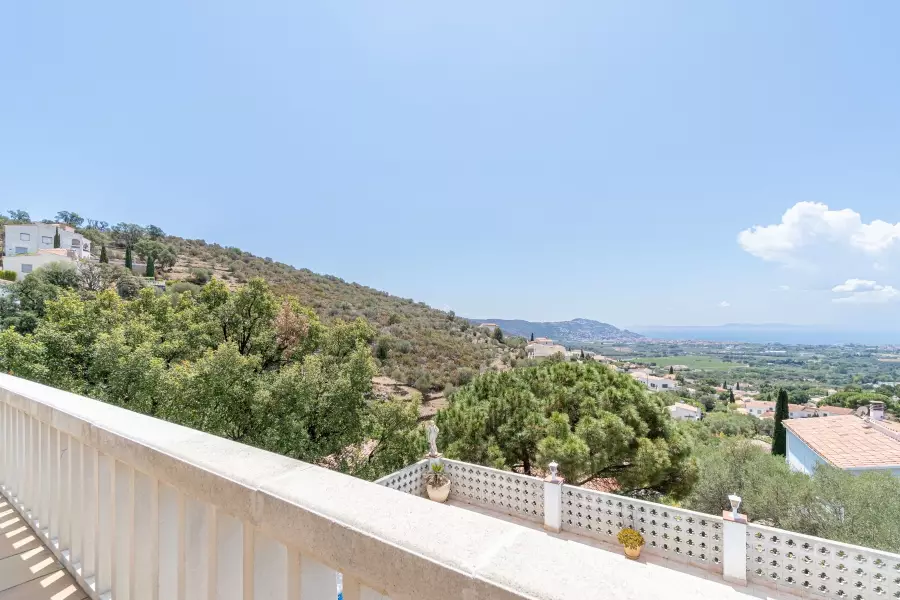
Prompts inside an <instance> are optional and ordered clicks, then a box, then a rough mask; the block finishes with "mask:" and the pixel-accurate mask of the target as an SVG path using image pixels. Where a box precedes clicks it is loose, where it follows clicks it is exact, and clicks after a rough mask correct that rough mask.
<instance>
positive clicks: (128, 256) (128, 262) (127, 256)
mask: <svg viewBox="0 0 900 600" xmlns="http://www.w3.org/2000/svg"><path fill="white" fill-rule="evenodd" d="M132 266H133V265H132V262H131V246H126V247H125V268H126V269H128V270H129V271H130V270H131V267H132Z"/></svg>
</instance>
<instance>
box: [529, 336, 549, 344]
mask: <svg viewBox="0 0 900 600" xmlns="http://www.w3.org/2000/svg"><path fill="white" fill-rule="evenodd" d="M528 343H529V344H538V345H540V346H553V345H554V342H553V340H551V339H550V338H546V337H536V338H534V339H533V340H531V341H530V342H528Z"/></svg>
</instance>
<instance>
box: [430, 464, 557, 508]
mask: <svg viewBox="0 0 900 600" xmlns="http://www.w3.org/2000/svg"><path fill="white" fill-rule="evenodd" d="M443 462H444V469H445V470H446V472H447V475H448V476H449V477H450V498H451V499H456V500H461V501H463V502H467V503H469V504H473V505H476V506H484V507H486V508H489V509H491V510H496V511H499V512H504V513H508V514H511V515H515V516H517V517H522V518H524V519H528V520H530V521H537V522H539V523H543V522H544V482H543V480H541V479H538V478H537V477H529V476H527V475H519V474H518V473H510V472H507V471H500V470H497V469H491V468H489V467H481V466H478V465H472V464H469V463H463V462H458V461H455V460H447V459H444V461H443Z"/></svg>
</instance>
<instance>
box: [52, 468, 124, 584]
mask: <svg viewBox="0 0 900 600" xmlns="http://www.w3.org/2000/svg"><path fill="white" fill-rule="evenodd" d="M115 479H116V460H115V459H114V458H112V457H111V456H107V455H105V454H102V453H98V454H97V481H98V486H97V500H98V501H97V515H98V518H97V565H96V568H97V571H96V573H97V578H96V589H97V593H98V594H99V595H101V596H102V595H103V594H105V593H106V592H110V591H112V581H113V559H114V553H115V548H114V543H115V506H116V504H115V499H116V486H115ZM51 517H52V516H51Z"/></svg>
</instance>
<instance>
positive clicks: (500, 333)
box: [494, 327, 503, 343]
mask: <svg viewBox="0 0 900 600" xmlns="http://www.w3.org/2000/svg"><path fill="white" fill-rule="evenodd" d="M494 339H495V340H497V341H498V342H501V343H502V342H503V331H502V330H501V329H500V328H499V327H495V328H494Z"/></svg>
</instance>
